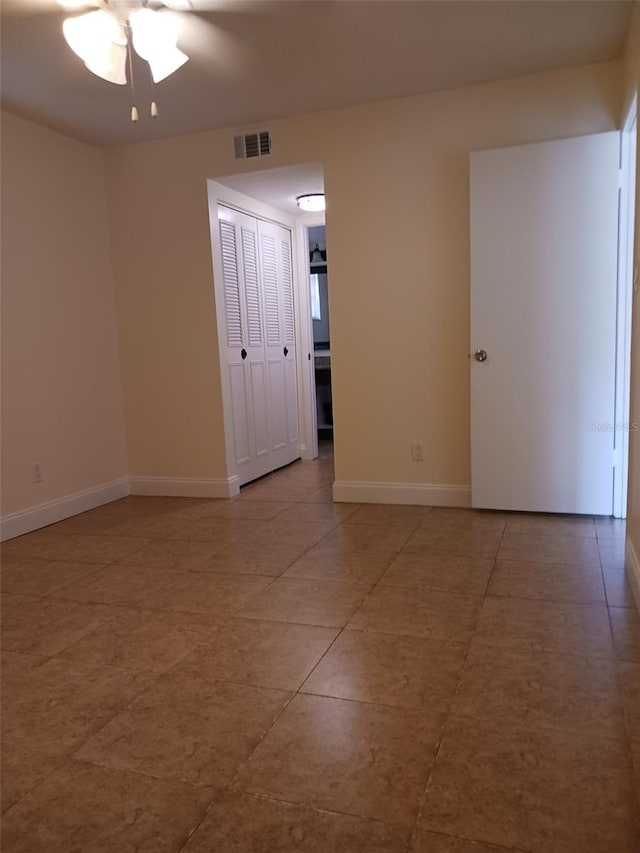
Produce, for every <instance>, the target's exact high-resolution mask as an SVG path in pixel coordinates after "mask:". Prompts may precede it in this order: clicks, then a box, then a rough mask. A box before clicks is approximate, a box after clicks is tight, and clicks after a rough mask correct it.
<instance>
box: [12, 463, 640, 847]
mask: <svg viewBox="0 0 640 853" xmlns="http://www.w3.org/2000/svg"><path fill="white" fill-rule="evenodd" d="M332 481H333V465H332V459H331V457H330V456H329V455H323V456H322V457H321V458H320V459H319V460H318V461H316V462H298V463H294V464H293V465H292V466H290V467H289V468H287V469H285V470H283V471H281V472H279V473H277V474H275V475H271V476H269V477H267V478H264V479H263V480H261V481H259V482H257V483H255V484H252V485H250V486H247V487H246V488H244V489H243V490H242V492H241V495H240V496H239V497H238V498H237V499H234V500H232V501H221V500H218V501H214V500H196V499H187V498H143V497H129V498H125V499H123V500H120V501H117V502H115V503H112V504H108V505H106V506H103V507H100V508H98V509H96V510H93V511H91V512H87V513H84V514H83V515H80V516H76V517H74V518H71V519H68V520H67V521H64V522H61V523H59V524H56V525H53V526H51V527H48V528H45V529H43V530H40V531H37V532H34V533H31V534H29V535H26V536H22V537H20V538H18V539H14V540H11V541H9V542H7V543H5V544H4V545H3V546H2V564H3V565H2V592H3V599H2V616H3V626H2V650H3V651H2V665H3V746H4V774H3V775H4V790H3V809H6V811H5V813H4V816H3V850H4V853H41V851H42V853H44V851H46V853H98V851H100V853H133V851H138V853H178V851H184V852H185V853H213V851H216V853H289V852H290V851H291V853H293V851H306V853H312V852H313V853H360V851H362V853H383V851H384V853H406V851H411V853H500V851H504V850H515V851H521V853H527V851H534V853H634V851H638V849H640V815H639V805H640V804H639V797H638V794H639V790H640V619H639V618H638V615H637V612H636V610H635V608H634V603H633V600H632V596H631V593H630V590H629V588H628V586H627V584H626V581H625V576H624V570H623V564H624V525H623V524H622V523H620V522H615V521H613V520H609V519H592V518H586V517H581V518H564V517H551V516H528V515H522V514H509V513H488V512H487V513H483V512H474V511H471V510H461V509H445V508H428V507H408V506H382V505H355V504H334V503H332V502H331V484H332ZM634 759H635V773H634V769H633V760H634ZM473 842H478V843H473Z"/></svg>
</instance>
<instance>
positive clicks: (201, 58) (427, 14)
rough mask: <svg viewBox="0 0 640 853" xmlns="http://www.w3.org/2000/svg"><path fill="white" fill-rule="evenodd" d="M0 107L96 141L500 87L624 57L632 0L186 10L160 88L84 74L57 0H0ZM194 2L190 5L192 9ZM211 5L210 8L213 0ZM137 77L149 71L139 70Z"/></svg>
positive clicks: (346, 1)
mask: <svg viewBox="0 0 640 853" xmlns="http://www.w3.org/2000/svg"><path fill="white" fill-rule="evenodd" d="M0 2H1V5H0V13H1V16H2V20H1V25H2V32H1V36H2V80H1V90H2V99H3V106H4V107H5V108H7V109H9V110H11V111H13V112H16V113H18V114H20V115H23V116H26V117H28V118H32V119H34V120H36V121H39V122H41V123H43V124H46V125H49V126H51V127H54V128H56V129H58V130H61V131H63V132H66V133H68V134H70V135H72V136H75V137H77V138H79V139H84V140H86V141H88V142H92V143H95V144H100V145H110V144H118V143H126V142H135V141H141V140H149V139H158V138H162V137H167V136H175V135H179V134H184V133H192V132H196V131H201V130H210V129H215V128H220V127H242V128H245V129H258V128H256V125H258V124H260V123H262V122H264V121H266V120H268V119H273V118H279V117H283V116H290V115H297V114H300V113H304V112H313V111H316V110H321V109H329V108H334V107H340V106H346V105H349V104H355V103H362V102H366V101H371V100H378V99H382V98H390V97H397V96H401V95H408V94H416V93H419V92H427V91H433V90H435V89H445V88H452V87H455V86H461V85H467V84H472V83H478V82H485V81H489V80H496V79H504V78H508V77H515V76H519V75H522V74H527V73H531V72H535V71H541V70H546V69H551V68H557V67H563V66H571V65H579V64H583V63H590V62H600V61H603V60H608V59H613V58H616V57H618V56H620V55H621V52H622V49H623V45H624V40H625V36H626V31H627V28H628V23H629V17H630V11H631V5H632V4H631V2H618V0H568V2H567V0H506V2H504V0H498V2H494V0H459V2H455V0H261V2H252V3H245V2H244V0H216V2H217V3H218V5H219V6H220V8H219V9H218V10H217V11H215V12H207V13H198V14H196V13H188V14H187V15H186V25H185V27H184V29H183V34H182V36H181V40H180V42H179V45H180V46H181V47H182V48H183V49H184V50H185V51H186V52H187V53H188V54H189V55H190V57H191V61H190V62H188V63H187V64H186V65H185V66H184V67H183V68H181V69H180V70H179V71H178V72H176V73H175V74H174V75H172V76H171V77H169V78H168V79H167V80H165V81H164V82H162V83H161V84H159V85H158V86H157V87H156V91H155V94H154V97H155V99H156V100H157V102H158V106H159V111H160V115H159V118H158V119H157V120H152V119H151V118H150V117H148V114H147V109H148V106H147V105H148V103H149V101H150V98H149V85H148V83H147V80H148V69H146V66H143V65H142V64H140V65H138V66H136V67H135V68H134V71H136V69H137V71H136V75H137V83H138V84H137V93H138V97H137V102H138V103H137V105H138V109H139V111H140V121H139V122H138V124H135V125H134V124H132V123H131V122H130V121H129V110H130V106H131V98H130V93H129V90H128V87H125V86H115V85H113V84H111V83H107V82H105V81H103V80H101V79H99V78H97V77H95V76H94V75H93V74H91V73H90V72H89V71H87V70H86V69H85V68H84V66H83V64H82V62H81V61H80V60H79V59H78V57H76V56H75V54H73V53H72V52H71V51H70V50H69V48H68V47H67V45H66V43H65V42H64V40H63V37H62V33H61V23H62V20H63V19H64V17H65V13H64V12H63V11H62V10H61V9H60V7H58V6H57V4H56V2H55V0H0ZM197 2H198V0H195V3H196V4H197ZM209 2H211V0H209ZM145 71H146V73H145Z"/></svg>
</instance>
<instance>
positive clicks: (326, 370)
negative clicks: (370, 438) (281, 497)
mask: <svg viewBox="0 0 640 853" xmlns="http://www.w3.org/2000/svg"><path fill="white" fill-rule="evenodd" d="M307 238H308V246H309V293H310V300H311V322H312V327H313V362H314V378H315V392H316V426H317V432H318V448H319V450H320V447H322V450H323V453H324V454H325V455H326V454H327V453H328V452H329V448H330V447H332V445H333V395H332V387H331V325H330V322H329V288H328V257H327V240H326V229H325V226H324V225H315V226H310V227H308V228H307Z"/></svg>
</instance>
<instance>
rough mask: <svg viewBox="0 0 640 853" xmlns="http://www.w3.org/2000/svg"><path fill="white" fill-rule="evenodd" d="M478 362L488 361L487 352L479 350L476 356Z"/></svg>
mask: <svg viewBox="0 0 640 853" xmlns="http://www.w3.org/2000/svg"><path fill="white" fill-rule="evenodd" d="M474 358H475V360H476V361H486V360H487V351H486V350H484V349H477V350H476V352H475V355H474Z"/></svg>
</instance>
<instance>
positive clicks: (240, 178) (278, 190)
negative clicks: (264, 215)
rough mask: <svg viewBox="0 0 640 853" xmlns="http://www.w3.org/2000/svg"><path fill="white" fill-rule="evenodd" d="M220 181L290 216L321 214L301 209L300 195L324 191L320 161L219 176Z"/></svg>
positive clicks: (218, 180)
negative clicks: (298, 201) (309, 212)
mask: <svg viewBox="0 0 640 853" xmlns="http://www.w3.org/2000/svg"><path fill="white" fill-rule="evenodd" d="M216 181H217V182H218V183H219V184H223V185H224V186H227V187H231V188H232V189H234V190H237V191H238V192H241V193H244V194H245V195H248V196H249V197H250V198H255V199H257V200H258V201H262V202H264V203H265V204H270V205H271V206H272V207H277V208H278V210H283V211H284V212H285V213H288V214H289V215H290V216H302V217H303V218H307V219H312V218H315V219H317V216H318V214H317V213H312V214H306V213H304V211H301V210H299V209H298V205H297V203H296V199H297V197H298V196H299V195H307V194H308V193H322V192H324V176H323V173H322V166H321V164H320V163H304V164H302V165H300V166H287V167H285V168H282V169H268V170H266V171H264V172H247V173H245V174H241V175H226V176H225V177H222V178H216Z"/></svg>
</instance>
